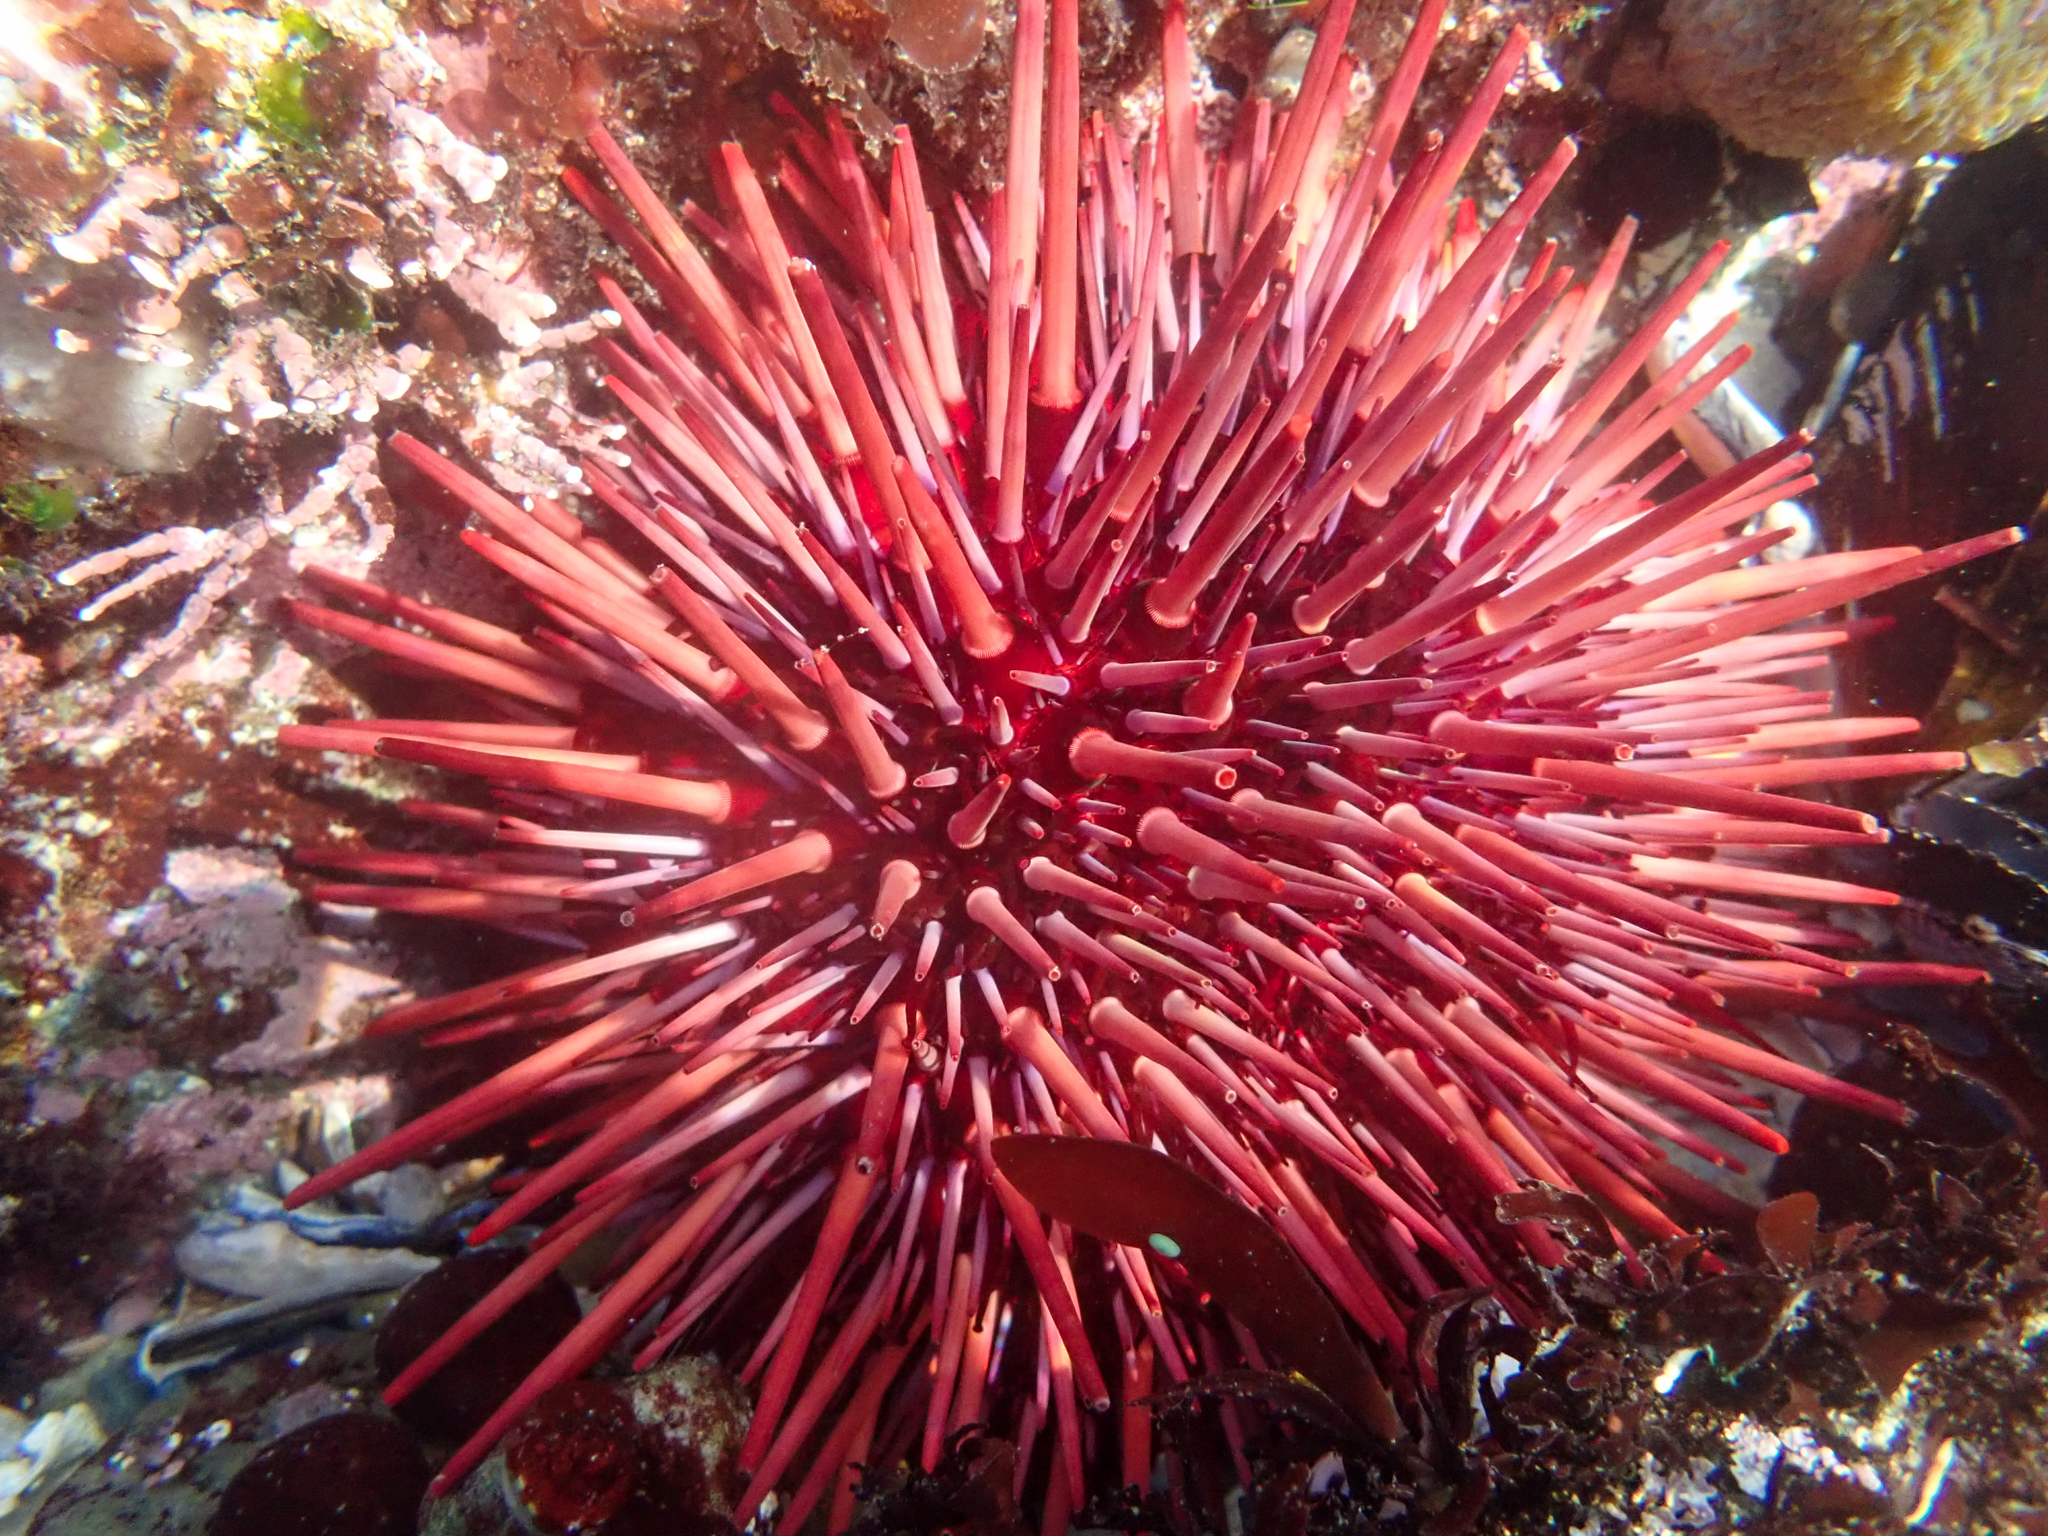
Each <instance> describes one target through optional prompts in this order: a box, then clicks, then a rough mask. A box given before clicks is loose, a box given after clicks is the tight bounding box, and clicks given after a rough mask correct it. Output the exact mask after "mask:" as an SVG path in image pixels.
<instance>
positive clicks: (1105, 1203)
mask: <svg viewBox="0 0 2048 1536" xmlns="http://www.w3.org/2000/svg"><path fill="white" fill-rule="evenodd" d="M994 1151H995V1159H996V1167H997V1168H999V1169H1001V1170H1002V1173H1003V1176H1004V1177H1005V1178H1007V1179H1008V1180H1009V1181H1010V1182H1011V1183H1012V1184H1015V1185H1016V1186H1017V1188H1018V1189H1019V1190H1021V1191H1023V1193H1024V1196H1025V1198H1026V1199H1028V1200H1030V1201H1031V1203H1032V1204H1033V1205H1036V1206H1037V1207H1038V1208H1039V1209H1040V1210H1043V1211H1044V1212H1046V1213H1047V1214H1048V1215H1050V1216H1052V1217H1053V1218H1054V1219H1055V1220H1058V1221H1064V1222H1066V1223H1067V1224H1068V1225H1070V1226H1072V1227H1074V1228H1075V1229H1077V1230H1078V1231H1081V1232H1085V1233H1087V1234H1088V1235H1089V1236H1090V1237H1092V1238H1095V1239H1096V1240H1097V1241H1099V1242H1105V1243H1119V1244H1123V1245H1125V1246H1127V1247H1132V1248H1141V1249H1146V1250H1148V1251H1150V1252H1154V1253H1160V1254H1164V1255H1166V1256H1167V1257H1170V1258H1173V1259H1175V1260H1177V1261H1178V1262H1179V1263H1180V1264H1181V1265H1182V1266H1183V1267H1184V1268H1185V1269H1186V1270H1187V1272H1188V1278H1189V1279H1190V1280H1192V1281H1193V1282H1194V1283H1195V1284H1196V1285H1198V1286H1200V1287H1201V1288H1202V1289H1203V1290H1205V1291H1207V1292H1209V1293H1210V1294H1211V1295H1213V1296H1214V1297H1215V1298H1216V1300H1217V1301H1218V1302H1220V1303H1221V1304H1222V1306H1223V1308H1224V1310H1225V1311H1227V1312H1229V1313H1231V1314H1232V1315H1233V1316H1234V1317H1236V1318H1237V1320H1238V1321H1239V1322H1241V1323H1243V1324H1244V1325H1245V1327H1247V1328H1249V1329H1250V1330H1251V1331H1252V1334H1253V1336H1254V1337H1256V1338H1257V1339H1258V1340H1259V1342H1260V1343H1262V1344H1264V1345H1266V1346H1267V1347H1268V1348H1270V1349H1271V1350H1272V1351H1273V1353H1274V1354H1275V1355H1276V1356H1278V1357H1279V1359H1280V1360H1281V1362H1282V1363H1283V1364H1284V1365H1286V1366H1287V1367H1289V1368H1290V1369H1292V1370H1295V1371H1299V1372H1300V1373H1301V1374H1302V1375H1303V1376H1306V1377H1307V1378H1308V1379H1309V1380H1310V1381H1311V1382H1313V1383H1315V1385H1316V1386H1318V1387H1320V1388H1322V1390H1323V1391H1324V1392H1326V1393H1328V1394H1329V1395H1330V1396H1331V1397H1332V1398H1333V1399H1335V1401H1336V1402H1337V1403H1338V1404H1339V1406H1341V1407H1342V1408H1343V1409H1344V1411H1345V1412H1347V1413H1349V1414H1350V1415H1351V1416H1352V1418H1353V1419H1355V1420H1356V1421H1357V1422H1358V1423H1359V1424H1360V1425H1362V1426H1363V1427H1364V1428H1366V1429H1368V1430H1370V1431H1372V1433H1374V1434H1376V1435H1378V1436H1380V1437H1381V1438H1383V1439H1387V1440H1394V1441H1399V1440H1403V1439H1406V1438H1407V1430H1406V1429H1405V1428H1404V1427H1403V1426H1402V1424H1401V1418H1400V1415H1399V1414H1398V1413H1397V1412H1396V1411H1395V1409H1394V1400H1393V1398H1391V1397H1390V1396H1388V1394H1387V1389H1386V1387H1385V1386H1384V1385H1383V1384H1382V1383H1381V1381H1380V1378H1379V1373H1378V1372H1377V1371H1375V1370H1374V1369H1373V1365H1372V1362H1371V1361H1370V1360H1368V1359H1367V1358H1366V1357H1365V1353H1364V1351H1363V1350H1361V1349H1360V1348H1359V1347H1358V1345H1357V1343H1356V1342H1355V1341H1354V1340H1353V1339H1352V1337H1351V1335H1350V1334H1349V1333H1347V1332H1346V1331H1345V1329H1344V1323H1343V1320H1342V1319H1341V1318H1340V1317H1339V1316H1338V1315H1337V1309H1336V1307H1334V1306H1333V1305H1331V1303H1330V1298H1329V1297H1328V1296H1326V1295H1324V1294H1323V1288H1322V1287H1321V1286H1319V1285H1317V1284H1316V1282H1315V1280H1314V1279H1313V1278H1312V1277H1311V1276H1310V1274H1309V1272H1308V1270H1307V1269H1306V1268H1304V1267H1303V1265H1302V1262H1301V1260H1299V1259H1297V1258H1296V1257H1295V1256H1294V1252H1293V1250H1292V1249H1290V1248H1289V1247H1288V1246H1287V1244H1286V1243H1285V1242H1284V1241H1282V1239H1281V1237H1280V1235H1279V1234H1278V1233H1277V1232H1275V1231H1274V1230H1273V1229H1272V1228H1271V1227H1269V1226H1267V1225H1266V1223H1265V1222H1264V1221H1262V1220H1261V1219H1260V1218H1259V1217H1258V1215H1257V1214H1256V1213H1254V1212H1252V1211H1250V1210H1247V1209H1246V1208H1245V1207H1244V1206H1242V1205H1239V1204H1237V1203H1236V1202H1235V1201H1233V1200H1232V1199H1230V1198H1229V1196H1227V1195H1225V1194H1224V1193H1223V1191H1222V1190H1220V1189H1218V1188H1216V1186H1215V1185H1213V1184H1211V1183H1209V1182H1208V1180H1206V1179H1204V1178H1203V1177H1202V1176H1201V1175H1200V1174H1198V1173H1196V1172H1194V1171H1193V1170H1192V1169H1189V1168H1186V1167H1183V1166H1182V1165H1181V1164H1179V1163H1177V1162H1175V1161H1174V1160H1173V1159H1172V1158H1170V1157H1167V1156H1166V1155H1165V1154H1163V1153H1159V1152H1154V1151H1152V1150H1151V1149H1150V1148H1149V1147H1139V1146H1133V1145H1131V1144H1130V1143H1128V1142H1110V1141H1098V1140H1096V1139H1094V1138H1092V1137H1086V1136H1001V1137H998V1138H997V1139H996V1142H995V1146H994Z"/></svg>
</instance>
